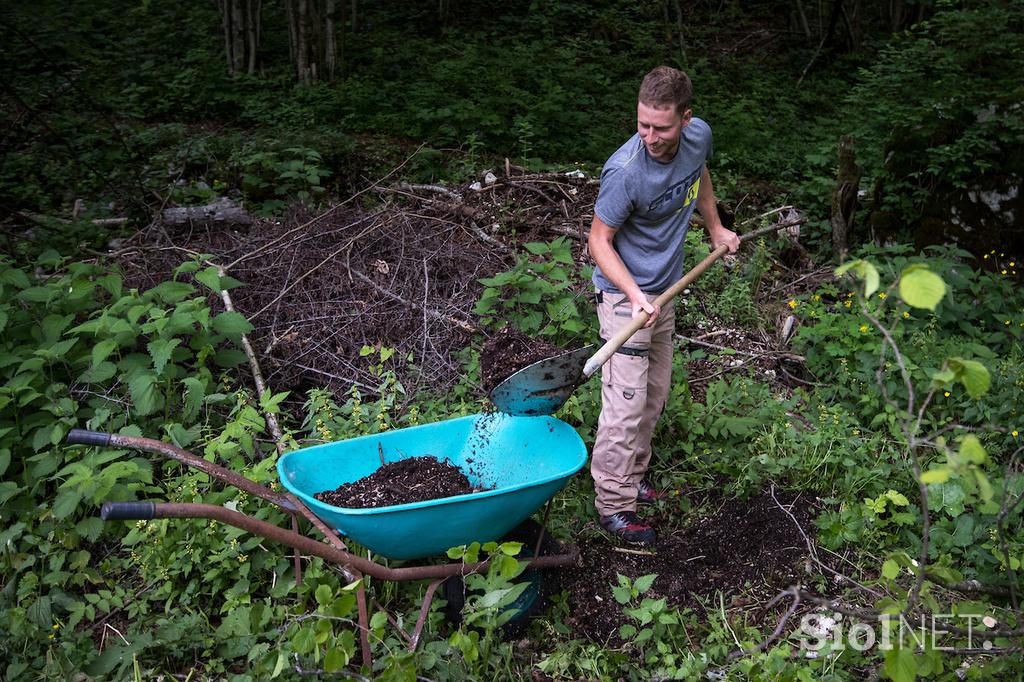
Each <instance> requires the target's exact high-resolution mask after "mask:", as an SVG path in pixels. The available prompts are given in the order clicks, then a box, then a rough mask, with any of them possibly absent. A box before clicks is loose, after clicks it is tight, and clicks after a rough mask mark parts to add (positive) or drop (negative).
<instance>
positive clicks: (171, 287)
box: [136, 282, 196, 319]
mask: <svg viewBox="0 0 1024 682" xmlns="http://www.w3.org/2000/svg"><path fill="white" fill-rule="evenodd" d="M195 292H196V288H195V287H194V286H192V285H191V284H187V283H185V282H161V283H160V284H158V285H156V286H155V287H153V288H152V289H150V290H149V291H147V292H146V294H145V296H146V298H147V299H159V300H161V301H163V302H164V303H177V302H178V301H180V300H182V299H183V298H187V297H188V296H190V295H191V294H194V293H195ZM148 309H149V306H144V307H143V310H148ZM140 315H141V312H140ZM136 319H138V318H136Z"/></svg>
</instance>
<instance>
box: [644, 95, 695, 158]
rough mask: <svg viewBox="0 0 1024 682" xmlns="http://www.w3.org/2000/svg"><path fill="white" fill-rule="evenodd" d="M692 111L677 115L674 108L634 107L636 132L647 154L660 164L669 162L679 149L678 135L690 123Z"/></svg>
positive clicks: (688, 110)
mask: <svg viewBox="0 0 1024 682" xmlns="http://www.w3.org/2000/svg"><path fill="white" fill-rule="evenodd" d="M692 116H693V111H692V110H691V109H687V110H686V111H684V112H683V113H682V114H677V113H676V109H675V107H669V108H668V109H656V108H655V107H652V106H648V105H646V104H644V103H643V102H640V103H638V104H637V105H636V131H637V132H638V133H640V138H641V139H642V140H643V141H644V146H645V147H647V153H648V154H650V155H651V157H652V158H653V159H654V160H656V161H660V162H662V163H666V162H668V161H671V160H672V158H673V157H674V156H675V155H676V150H678V149H679V135H680V134H681V133H682V132H683V128H685V127H686V126H687V125H689V123H690V118H691V117H692Z"/></svg>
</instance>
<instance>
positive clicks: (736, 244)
mask: <svg viewBox="0 0 1024 682" xmlns="http://www.w3.org/2000/svg"><path fill="white" fill-rule="evenodd" d="M709 236H710V237H711V246H712V247H713V248H715V249H717V248H718V247H719V246H721V245H722V244H725V245H726V246H728V247H729V253H736V250H737V249H739V248H740V238H739V236H738V235H737V234H736V233H735V232H733V231H732V230H730V229H728V228H725V227H722V228H719V229H718V230H715V231H713V232H711V234H710V235H709Z"/></svg>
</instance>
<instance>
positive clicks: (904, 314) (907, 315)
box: [903, 310, 910, 319]
mask: <svg viewBox="0 0 1024 682" xmlns="http://www.w3.org/2000/svg"><path fill="white" fill-rule="evenodd" d="M908 317H910V312H909V311H906V310H904V311H903V319H906V318H908Z"/></svg>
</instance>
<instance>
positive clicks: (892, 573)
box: [882, 559, 900, 580]
mask: <svg viewBox="0 0 1024 682" xmlns="http://www.w3.org/2000/svg"><path fill="white" fill-rule="evenodd" d="M899 574H900V565H899V564H898V563H896V562H895V561H893V560H892V559H886V560H885V561H884V562H882V576H883V577H885V578H888V579H889V580H895V579H896V576H898V575H899Z"/></svg>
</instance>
